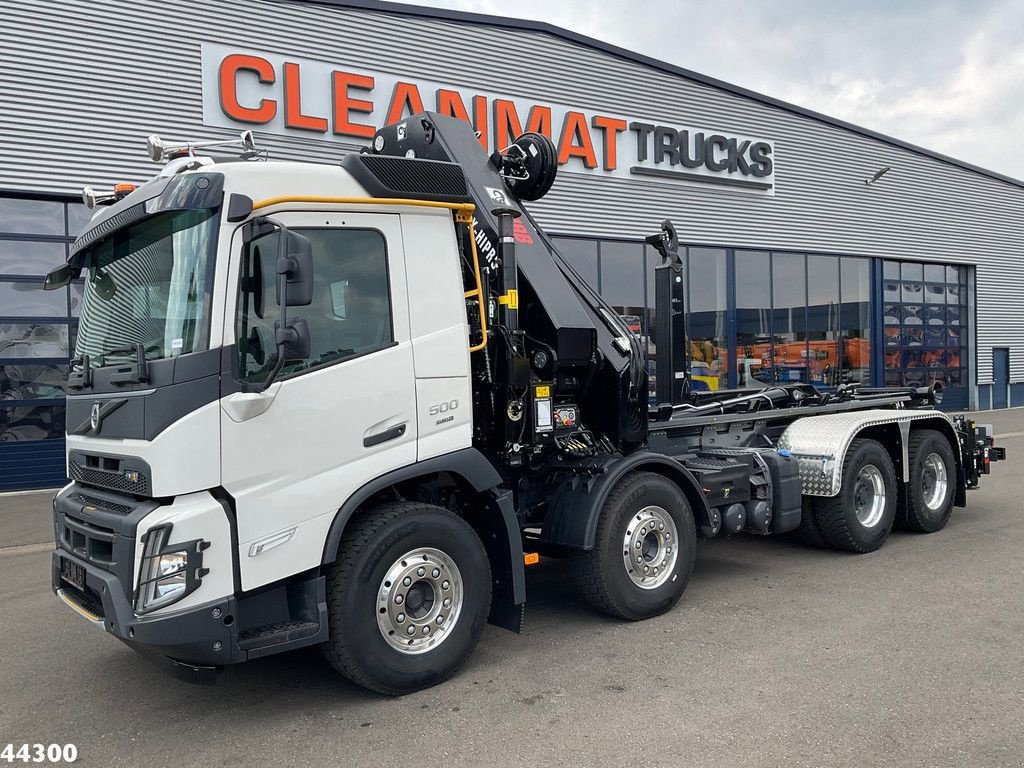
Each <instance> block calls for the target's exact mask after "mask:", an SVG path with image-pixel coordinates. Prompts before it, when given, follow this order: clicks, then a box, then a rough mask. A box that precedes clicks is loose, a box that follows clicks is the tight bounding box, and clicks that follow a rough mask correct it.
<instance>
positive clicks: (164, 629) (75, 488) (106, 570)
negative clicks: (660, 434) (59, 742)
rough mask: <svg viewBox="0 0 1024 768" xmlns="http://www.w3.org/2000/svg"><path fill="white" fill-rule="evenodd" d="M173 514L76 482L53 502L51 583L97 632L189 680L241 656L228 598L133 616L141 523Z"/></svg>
mask: <svg viewBox="0 0 1024 768" xmlns="http://www.w3.org/2000/svg"><path fill="white" fill-rule="evenodd" d="M173 508H175V507H168V506H166V505H163V504H161V503H160V502H158V501H155V500H142V501H139V500H135V499H132V498H131V497H125V496H122V495H120V494H114V493H110V492H108V491H104V490H101V489H98V488H93V487H88V486H82V485H80V484H77V483H72V484H71V485H69V486H68V487H67V488H64V489H63V490H62V491H61V492H60V493H58V494H57V496H56V497H55V498H54V504H53V512H54V534H55V536H56V544H57V547H56V549H55V551H54V553H53V558H52V568H51V585H52V587H53V591H54V592H55V593H56V594H57V596H58V597H60V599H61V600H63V601H64V602H65V603H66V604H68V605H69V606H70V607H71V608H73V609H74V610H75V611H76V612H77V613H79V614H80V615H81V616H83V617H84V618H86V619H87V620H89V621H91V622H92V623H93V624H95V625H96V626H98V627H100V626H101V627H103V629H104V630H106V631H107V632H109V633H110V634H112V635H114V636H115V637H117V638H118V639H120V640H123V641H124V642H126V643H127V644H128V645H130V646H131V647H132V648H134V649H135V650H138V651H140V652H143V653H145V654H147V655H150V656H154V657H161V658H163V657H167V658H169V659H170V660H171V665H172V667H171V670H170V671H172V672H174V673H175V674H176V675H178V676H179V677H182V676H183V677H186V678H188V679H195V678H196V677H197V676H201V672H203V670H204V669H212V668H215V667H221V666H224V665H226V664H234V663H237V662H239V661H243V660H244V659H245V655H246V654H245V653H244V652H243V651H242V650H240V649H239V645H238V625H237V622H236V621H235V619H236V617H237V615H238V614H237V610H236V600H235V597H234V596H232V595H227V596H224V597H221V598H219V599H215V600H212V601H209V602H205V603H202V604H195V603H193V604H191V605H189V606H188V607H184V606H183V607H182V608H181V609H179V610H173V608H169V609H167V610H163V611H158V612H156V613H154V614H148V615H143V616H137V615H136V614H135V611H134V606H133V597H134V593H133V588H134V582H135V573H134V571H135V567H136V556H135V555H136V549H137V540H138V534H139V531H140V530H142V527H143V526H142V521H143V519H144V518H146V517H147V516H149V515H154V516H160V515H161V513H164V514H166V512H167V511H169V510H170V509H173ZM154 513H155V514H154ZM150 519H152V518H150ZM62 561H68V562H69V563H72V564H74V565H75V566H77V567H78V568H80V569H81V570H79V571H78V573H79V574H84V579H82V581H84V583H82V584H81V585H80V586H76V585H75V584H73V583H71V581H69V580H68V579H66V578H64V577H63V576H62V569H61V563H62ZM69 570H71V568H69ZM76 580H78V579H77V578H76ZM222 594H223V593H222Z"/></svg>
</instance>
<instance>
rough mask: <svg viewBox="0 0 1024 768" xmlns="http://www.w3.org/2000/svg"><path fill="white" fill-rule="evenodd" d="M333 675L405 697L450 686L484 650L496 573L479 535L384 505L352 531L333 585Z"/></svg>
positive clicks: (436, 516)
mask: <svg viewBox="0 0 1024 768" xmlns="http://www.w3.org/2000/svg"><path fill="white" fill-rule="evenodd" d="M327 598H328V614H329V622H330V639H329V640H328V641H327V643H326V644H325V646H324V651H325V654H326V656H327V658H328V660H329V661H330V662H331V665H332V666H334V668H335V669H337V670H338V671H339V672H341V673H342V674H343V675H344V676H345V677H347V678H349V679H350V680H352V681H353V682H354V683H357V684H358V685H361V686H363V687H364V688H369V689H371V690H374V691H378V692H380V693H385V694H389V695H398V694H403V693H410V692H412V691H417V690H420V689H421V688H427V687H429V686H431V685H436V684H437V683H439V682H441V681H443V680H445V679H446V678H448V677H449V676H451V675H452V674H453V673H454V672H455V670H456V669H458V667H459V666H460V665H461V664H462V662H463V661H465V660H466V658H467V657H468V656H469V654H470V653H471V652H472V651H473V648H474V647H476V644H477V641H478V640H479V639H480V634H481V632H482V631H483V628H484V625H485V624H486V623H487V614H488V612H489V611H490V605H491V570H490V564H489V563H488V560H487V553H486V551H485V550H484V547H483V544H482V543H481V542H480V538H479V537H478V536H477V534H476V532H475V531H474V530H473V529H472V528H471V527H470V525H469V524H468V523H467V522H466V521H465V520H463V519H462V518H460V517H458V516H456V515H455V514H453V513H451V512H449V511H448V510H446V509H442V508H440V507H434V506H431V505H429V504H417V503H407V502H403V503H395V504H384V505H381V506H379V507H375V508H373V509H369V510H366V511H365V512H363V513H362V514H361V515H360V516H359V517H358V518H356V519H354V520H353V521H352V522H351V523H349V525H348V527H347V528H346V529H345V535H344V536H343V537H342V542H341V547H340V548H339V553H338V560H337V562H336V563H335V564H334V565H333V566H331V568H330V569H329V571H328V575H327Z"/></svg>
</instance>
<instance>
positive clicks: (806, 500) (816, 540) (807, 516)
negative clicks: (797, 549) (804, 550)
mask: <svg viewBox="0 0 1024 768" xmlns="http://www.w3.org/2000/svg"><path fill="white" fill-rule="evenodd" d="M796 535H797V538H798V539H799V540H800V543H801V544H804V545H805V546H808V547H818V548H819V549H821V548H824V547H827V546H828V544H827V543H826V542H825V539H824V538H823V537H822V535H821V531H819V530H818V521H817V520H816V519H815V518H814V505H813V502H812V501H811V497H810V496H804V497H803V500H802V503H801V507H800V525H799V527H797V529H796Z"/></svg>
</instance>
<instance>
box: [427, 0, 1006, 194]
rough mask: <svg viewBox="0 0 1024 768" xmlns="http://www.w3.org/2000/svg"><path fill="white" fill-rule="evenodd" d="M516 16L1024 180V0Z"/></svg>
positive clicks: (479, 6)
mask: <svg viewBox="0 0 1024 768" xmlns="http://www.w3.org/2000/svg"><path fill="white" fill-rule="evenodd" d="M421 4H426V3H421ZM429 4H430V5H442V6H444V7H448V8H455V9H459V10H468V11H475V12H478V13H487V14H493V15H496V16H503V15H507V13H508V6H507V4H505V3H499V2H497V1H496V0H439V1H438V2H430V3H429ZM514 14H515V15H516V16H519V17H522V18H532V19H538V20H542V21H547V22H549V23H552V24H555V25H556V26H561V27H565V28H567V29H572V30H574V31H576V32H579V33H580V34H584V35H588V36H590V37H595V38H598V39H600V40H604V41H606V42H609V43H612V44H615V45H619V46H622V47H624V48H628V49H630V50H634V51H637V52H640V53H644V54H646V55H649V56H652V57H654V58H658V59H662V60H665V61H669V62H671V63H673V64H677V65H679V66H682V67H685V68H687V69H691V70H694V71H696V72H700V73H702V74H705V75H709V76H712V77H717V78H720V79H722V80H725V81H727V82H731V83H734V84H736V85H740V86H743V87H746V88H750V89H752V90H755V91H759V92H761V93H765V94H767V95H769V96H773V97H775V98H778V99H782V100H783V101H789V102H792V103H794V104H797V105H799V106H802V107H806V108H808V109H813V110H815V111H818V112H822V113H824V114H827V115H831V116H833V117H837V118H840V119H842V120H846V121H848V122H851V123H854V124H857V125H861V126H864V127H866V128H871V129H873V130H876V131H879V132H881V133H884V134H888V135H890V136H894V137H896V138H899V139H903V140H904V141H908V142H911V143H913V144H918V145H920V146H923V147H926V148H928V149H931V150H934V151H936V152H941V153H943V154H946V155H950V156H952V157H955V158H957V159H960V160H964V161H967V162H970V163H974V164H976V165H980V166H982V167H985V168H990V169H992V170H995V171H998V172H1001V173H1005V174H1007V175H1009V176H1014V177H1016V178H1021V179H1024V153H1022V152H1015V151H1012V150H1011V151H1007V150H1008V148H1013V147H1016V146H1017V144H1018V142H1019V137H1020V136H1021V135H1024V2H1021V1H1020V0H1001V1H993V0H982V1H980V2H951V1H948V2H938V3H936V2H929V1H928V0H904V2H900V3H892V2H887V1H886V0H833V2H829V3H821V2H815V1H814V0H774V2H771V3H765V2H761V1H760V0H749V1H747V2H740V1H739V0H722V1H720V2H716V3H707V2H694V0H686V1H685V2H673V1H672V0H647V2H645V3H643V4H637V3H626V2H618V3H614V4H611V3H606V4H604V5H602V6H599V7H598V6H595V5H594V4H593V3H590V2H583V0H567V1H566V2H562V3H560V4H557V5H555V4H553V3H550V0H520V2H519V3H518V4H517V5H516V6H515V11H514Z"/></svg>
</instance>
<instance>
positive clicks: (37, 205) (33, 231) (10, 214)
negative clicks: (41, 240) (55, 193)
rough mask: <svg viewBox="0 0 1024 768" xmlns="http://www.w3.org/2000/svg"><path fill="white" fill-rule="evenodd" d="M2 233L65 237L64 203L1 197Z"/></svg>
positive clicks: (0, 227) (0, 229)
mask: <svg viewBox="0 0 1024 768" xmlns="http://www.w3.org/2000/svg"><path fill="white" fill-rule="evenodd" d="M0 232H5V233H9V234H18V235H57V236H59V237H63V236H64V203H59V202H54V201H52V200H26V199H24V198H16V197H0Z"/></svg>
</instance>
